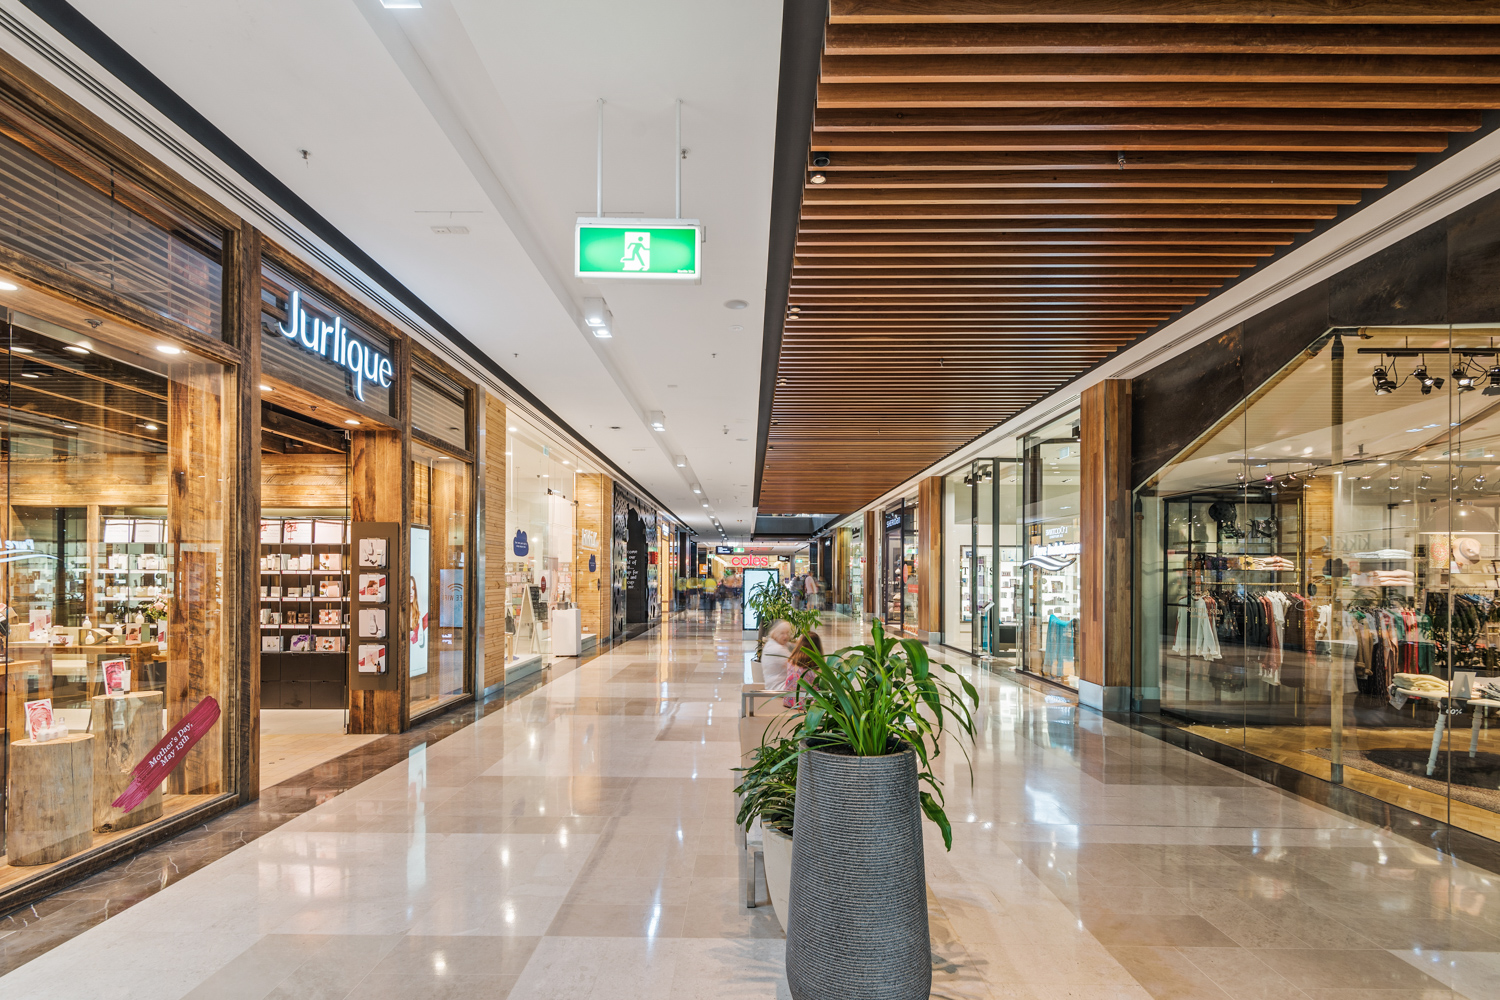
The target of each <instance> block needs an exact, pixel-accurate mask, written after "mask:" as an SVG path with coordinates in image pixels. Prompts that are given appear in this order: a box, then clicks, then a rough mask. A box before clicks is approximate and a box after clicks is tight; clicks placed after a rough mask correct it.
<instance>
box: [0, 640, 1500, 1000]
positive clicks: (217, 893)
mask: <svg viewBox="0 0 1500 1000" xmlns="http://www.w3.org/2000/svg"><path fill="white" fill-rule="evenodd" d="M825 631H826V632H827V634H828V636H829V638H830V640H831V641H833V642H835V643H837V644H843V643H846V642H852V641H854V640H855V639H856V638H857V637H858V631H859V627H858V623H857V622H855V621H853V620H850V619H847V618H844V617H842V616H840V617H838V618H837V619H835V620H834V621H833V622H832V627H831V628H829V629H826V630H825ZM742 636H743V633H742V632H741V630H740V627H739V623H738V621H736V620H735V619H734V618H733V616H731V615H725V616H722V617H716V620H715V621H713V622H704V621H702V620H701V616H699V615H696V614H690V615H688V616H687V617H686V618H679V619H676V620H674V621H672V622H671V623H670V624H668V625H665V626H663V627H662V628H661V630H660V631H659V633H655V634H652V635H650V636H647V637H644V638H640V639H635V640H631V641H629V642H626V643H624V644H623V645H621V646H620V647H618V648H616V649H613V650H611V651H609V652H607V653H605V654H603V655H601V656H599V657H598V658H596V659H593V660H590V661H589V662H587V663H584V664H583V665H581V666H579V667H577V668H576V669H574V670H571V671H568V672H565V673H561V675H560V676H557V677H555V678H553V679H549V680H547V681H546V682H545V683H543V684H541V685H539V686H537V687H536V688H534V689H533V690H531V691H530V692H529V693H527V694H525V695H523V696H521V697H519V698H516V699H515V700H513V701H511V702H510V703H509V704H507V705H506V706H505V707H504V708H503V709H501V710H499V711H496V712H493V713H491V714H488V715H486V716H485V717H484V718H483V719H481V720H480V721H479V722H477V723H475V724H473V725H471V726H468V727H466V728H463V729H460V730H458V731H456V732H454V733H453V734H452V735H449V736H447V737H445V738H443V739H441V740H439V741H437V742H433V743H429V744H426V745H422V746H418V747H414V748H412V750H411V751H410V752H409V755H408V757H407V759H406V760H404V761H401V762H400V763H397V764H396V765H394V766H393V767H391V768H389V769H388V770H386V771H384V772H382V773H379V774H377V775H375V776H373V777H371V778H370V779H369V780H367V781H365V782H363V783H362V784H360V785H358V786H357V787H355V788H352V789H351V790H349V791H347V792H345V793H344V794H342V795H339V796H337V797H334V798H331V799H329V800H328V801H326V802H324V803H323V804H322V805H319V806H317V807H316V808H315V809H313V810H311V811H310V812H308V813H306V814H304V815H301V816H298V817H296V818H295V819H292V820H290V821H289V822H287V823H286V824H285V825H283V826H281V827H280V828H278V829H275V830H272V831H269V832H267V833H266V834H265V835H264V836H262V837H260V838H259V839H258V840H255V841H254V842H252V843H250V844H247V845H244V846H241V847H239V848H238V849H236V850H232V851H230V852H229V853H227V854H226V855H225V856H224V857H222V858H221V859H219V860H217V861H215V862H213V863H212V864H210V865H208V866H207V867H205V868H203V869H202V870H200V871H197V872H195V873H194V874H192V875H190V876H189V877H187V878H184V879H182V880H181V881H173V883H172V884H171V885H168V886H167V887H166V888H164V889H162V890H161V891H159V892H156V893H154V894H151V895H149V896H147V897H146V898H144V899H141V900H140V901H139V902H137V903H136V904H135V905H133V906H130V908H128V909H126V910H124V912H122V913H119V914H118V915H115V916H111V917H110V918H109V919H108V920H105V921H104V922H103V923H101V924H99V925H98V926H97V927H95V928H93V929H92V930H89V931H88V932H86V933H83V934H80V935H78V936H77V937H74V938H73V939H72V940H69V941H66V942H64V943H61V944H59V945H58V946H57V947H56V948H54V949H52V950H51V951H48V952H46V953H45V954H43V955H41V956H39V957H37V958H35V959H34V960H32V961H31V962H29V963H27V964H25V965H23V966H21V967H20V968H19V969H14V970H12V971H11V972H10V973H9V974H8V975H7V976H5V977H3V978H0V995H3V996H6V997H18V998H19V997H26V998H28V1000H54V998H55V1000H66V998H71V997H76V996H79V995H84V996H98V997H174V998H175V997H191V998H194V1000H198V998H202V1000H260V998H267V997H275V998H293V997H320V998H335V997H337V998H345V997H347V998H349V1000H375V998H397V997H401V998H404V997H438V998H445V1000H446V998H468V997H474V998H503V997H512V998H517V1000H519V998H527V1000H540V998H557V1000H583V998H598V1000H645V998H663V1000H666V998H673V1000H688V998H699V997H725V998H736V1000H738V998H747V1000H748V998H756V1000H762V998H771V997H785V996H787V995H788V994H787V993H786V986H785V982H784V976H783V973H782V970H781V963H782V950H783V947H784V940H783V934H782V930H781V927H780V925H779V924H778V922H777V920H776V917H775V916H774V915H773V913H772V911H771V909H770V907H769V906H768V905H766V902H767V901H766V900H765V899H764V889H763V888H762V889H760V890H759V893H760V895H761V897H762V898H761V905H760V906H758V907H756V908H754V909H748V908H746V906H745V901H744V899H745V892H744V877H745V864H746V854H745V852H744V851H743V850H741V849H740V847H739V846H738V842H737V838H736V835H735V827H734V822H733V812H734V805H733V795H732V793H731V788H732V786H733V784H734V779H733V775H732V772H731V770H730V769H731V768H733V767H735V766H736V765H737V764H738V763H739V759H738V758H739V736H738V723H739V719H738V718H737V715H738V699H739V691H740V687H741V683H742V680H743V678H744V674H745V671H746V670H747V668H748V661H749V658H750V656H751V655H753V649H754V643H753V641H746V640H745V639H743V638H742ZM954 660H955V661H957V662H965V661H967V660H968V657H963V656H956V657H954ZM963 669H964V670H965V672H966V673H967V674H968V675H969V676H970V677H972V678H973V679H974V680H975V682H976V684H977V686H978V689H979V691H980V693H981V700H982V711H981V717H980V724H979V739H978V742H977V745H976V749H975V757H974V759H975V770H974V787H973V789H972V791H971V790H970V789H969V787H968V783H967V778H966V775H965V774H964V771H963V767H962V765H961V761H960V755H959V754H958V753H957V752H950V754H949V755H947V757H946V758H945V759H947V760H948V766H947V768H946V769H945V773H946V774H947V776H948V780H949V783H950V794H949V800H950V805H949V812H950V814H952V815H953V817H954V819H955V821H956V823H955V835H954V846H953V850H952V852H951V853H945V852H944V851H943V849H942V842H941V839H940V838H939V837H937V836H936V835H935V830H929V831H928V834H929V836H928V841H927V858H926V863H927V878H928V886H929V899H928V905H929V913H930V919H931V928H932V951H933V959H932V960H933V974H934V980H933V996H936V997H954V998H958V997H962V998H994V1000H1001V998H1005V1000H1020V998H1036V1000H1061V998H1080V997H1081V998H1100V1000H1103V998H1109V1000H1124V998H1142V1000H1144V998H1147V997H1155V998H1170V997H1194V998H1214V997H1229V998H1249V997H1256V998H1283V1000H1288V998H1298V1000H1300V998H1303V997H1306V998H1311V1000H1338V998H1351V1000H1352V998H1355V997H1361V998H1369V997H1375V998H1388V1000H1398V998H1399V1000H1407V998H1422V1000H1436V998H1439V997H1448V996H1454V997H1470V998H1475V1000H1478V998H1482V997H1489V996H1494V995H1495V993H1494V988H1495V987H1494V984H1495V983H1496V982H1497V977H1500V885H1497V884H1496V882H1497V880H1496V879H1495V878H1494V877H1493V876H1492V875H1491V874H1490V873H1488V872H1484V871H1481V870H1478V869H1475V868H1472V867H1470V866H1468V865H1465V864H1462V863H1459V862H1455V861H1453V860H1451V859H1447V858H1444V857H1443V856H1442V855H1441V854H1439V853H1436V852H1434V851H1432V850H1431V849H1428V848H1424V847H1423V846H1421V845H1420V844H1417V843H1414V842H1412V841H1410V840H1406V839H1403V838H1401V837H1400V836H1394V835H1392V833H1391V831H1389V830H1382V829H1380V828H1378V827H1376V826H1372V825H1370V824H1368V823H1363V822H1359V821H1356V820H1353V819H1351V818H1349V817H1346V816H1343V815H1340V814H1339V813H1336V812H1334V811H1331V810H1329V809H1326V808H1323V807H1320V806H1317V805H1313V804H1311V803H1309V802H1307V801H1304V800H1300V799H1298V798H1296V797H1294V796H1292V795H1289V794H1287V793H1285V792H1283V791H1280V790H1278V789H1276V788H1273V787H1270V786H1268V785H1266V784H1264V783H1262V782H1260V781H1257V780H1254V779H1251V778H1247V777H1245V776H1244V775H1242V774H1239V773H1237V772H1235V771H1232V770H1229V769H1228V768H1225V767H1222V766H1220V765H1218V764H1214V763H1211V762H1209V761H1206V760H1204V759H1203V758H1201V757H1198V756H1195V755H1192V754H1189V753H1187V752H1185V751H1182V750H1179V749H1177V748H1175V747H1172V746H1169V745H1167V744H1165V743H1162V742H1160V741H1158V740H1156V739H1154V738H1152V737H1150V736H1146V735H1143V734H1141V733H1139V732H1135V731H1133V730H1132V729H1130V728H1128V727H1127V726H1125V725H1121V724H1120V723H1117V722H1114V721H1111V720H1106V719H1104V718H1101V717H1100V716H1099V715H1097V714H1094V713H1090V712H1086V711H1084V712H1080V711H1079V710H1078V709H1077V708H1076V707H1074V706H1073V705H1072V704H1071V703H1070V702H1069V701H1068V700H1066V699H1064V698H1062V697H1059V696H1056V695H1049V694H1046V693H1042V692H1038V691H1036V690H1033V689H1031V688H1029V687H1025V686H1022V685H1020V684H1018V683H1016V682H1015V681H1014V680H1012V679H1010V678H1008V677H1006V676H1003V675H1000V674H994V673H990V672H989V671H988V670H978V669H976V668H974V667H971V666H967V665H965V666H964V667H963ZM950 751H952V748H950ZM67 897H68V894H67V893H66V892H64V893H62V894H60V898H59V899H58V900H57V901H56V902H62V901H65V900H66V899H67ZM56 902H54V903H52V904H51V905H56ZM45 909H46V907H38V911H39V912H44V911H45ZM18 923H24V915H16V916H15V917H12V918H11V919H10V920H9V921H7V923H6V925H5V927H4V928H0V952H3V949H4V948H5V947H6V944H7V942H6V938H5V937H4V936H3V935H6V934H8V933H12V932H11V928H13V927H15V926H16V925H17V924H18ZM24 934H25V931H21V932H20V935H17V936H21V935H24Z"/></svg>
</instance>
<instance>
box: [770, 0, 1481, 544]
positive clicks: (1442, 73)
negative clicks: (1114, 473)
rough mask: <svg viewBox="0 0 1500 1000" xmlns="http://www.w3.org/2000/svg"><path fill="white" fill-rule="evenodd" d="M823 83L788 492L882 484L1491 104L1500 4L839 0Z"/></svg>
mask: <svg viewBox="0 0 1500 1000" xmlns="http://www.w3.org/2000/svg"><path fill="white" fill-rule="evenodd" d="M817 93H818V96H817V109H816V113H815V120H814V127H813V133H812V143H811V148H812V157H811V160H812V162H811V163H810V164H809V166H808V171H807V177H808V183H807V184H806V185H805V188H804V193H803V201H802V212H801V221H800V224H799V227H798V231H797V244H796V255H795V262H794V265H793V268H792V278H791V292H790V299H789V307H788V313H787V319H786V323H785V327H784V333H783V339H782V345H781V355H780V364H779V369H778V372H777V380H776V390H775V395H774V403H773V405H772V407H771V413H770V427H769V433H768V437H767V451H766V453H765V455H764V463H765V464H764V469H763V472H762V478H761V490H760V495H759V498H758V502H759V509H760V511H761V512H762V513H768V514H772V513H798V512H811V513H843V512H847V511H851V510H856V509H858V508H859V507H861V506H863V505H864V504H867V503H869V502H870V501H871V500H872V499H874V498H875V497H877V496H878V495H880V494H881V493H883V492H885V491H886V490H888V489H890V488H891V487H893V486H895V485H897V484H898V483H900V482H901V481H903V480H905V479H907V478H909V477H910V476H912V475H915V474H916V473H918V472H920V471H921V470H922V469H923V468H924V467H926V466H927V465H929V464H931V463H932V462H934V461H936V460H937V459H939V458H941V457H942V456H943V455H945V454H947V453H949V452H951V451H952V450H953V449H955V448H957V447H959V446H961V445H962V444H964V443H965V442H967V441H969V440H971V439H972V438H974V437H975V436H977V435H979V434H982V433H983V432H984V431H986V430H988V429H990V428H991V427H993V426H995V425H996V424H997V423H999V422H1000V421H1002V420H1004V419H1005V418H1007V417H1009V416H1011V415H1013V414H1014V413H1016V412H1017V411H1019V410H1021V409H1022V408H1024V407H1025V406H1027V405H1028V404H1030V403H1033V402H1035V401H1036V400H1038V399H1039V398H1041V397H1042V396H1044V395H1046V394H1047V393H1048V392H1051V391H1052V390H1054V389H1056V388H1058V387H1059V386H1061V385H1063V384H1064V383H1065V382H1067V381H1068V380H1069V379H1071V378H1073V377H1074V376H1076V375H1078V374H1079V373H1081V372H1083V371H1084V370H1086V369H1088V368H1090V367H1091V366H1093V365H1095V364H1096V363H1098V362H1099V361H1101V360H1103V359H1104V358H1106V357H1108V356H1109V355H1110V354H1111V353H1113V352H1115V351H1117V350H1119V349H1120V348H1122V347H1124V346H1125V345H1127V344H1129V343H1130V342H1131V341H1133V340H1135V339H1136V338H1139V337H1140V336H1142V335H1143V334H1145V333H1147V332H1149V331H1150V330H1152V329H1153V328H1154V327H1157V326H1159V325H1161V324H1163V323H1164V322H1166V321H1168V320H1170V319H1172V318H1173V317H1174V316H1176V315H1178V314H1179V313H1181V312H1182V311H1183V310H1184V309H1187V308H1190V307H1191V306H1193V305H1194V304H1195V303H1196V302H1199V301H1200V300H1201V299H1202V298H1203V297H1204V296H1205V295H1208V294H1209V293H1210V292H1212V291H1213V290H1214V289H1216V288H1219V287H1220V286H1222V285H1223V284H1225V283H1226V282H1228V281H1230V280H1231V279H1234V278H1236V277H1238V276H1240V275H1242V274H1244V273H1245V272H1247V271H1248V270H1250V269H1251V268H1254V267H1255V266H1256V265H1257V264H1259V263H1261V262H1262V261H1264V260H1265V259H1266V258H1268V257H1269V256H1270V255H1272V254H1274V253H1276V252H1277V251H1278V250H1279V249H1281V248H1283V247H1285V246H1287V245H1288V244H1291V243H1293V242H1294V241H1296V240H1297V239H1298V238H1299V237H1302V236H1303V235H1304V234H1307V233H1309V232H1311V231H1312V230H1313V228H1314V227H1315V226H1317V225H1318V224H1319V223H1321V222H1323V221H1324V220H1328V219H1331V218H1333V217H1334V215H1335V214H1336V213H1337V212H1339V210H1340V209H1341V208H1343V207H1345V206H1349V205H1354V204H1356V203H1358V202H1359V201H1360V200H1361V199H1362V198H1364V197H1366V196H1367V195H1370V194H1371V193H1372V192H1378V191H1379V190H1380V189H1382V188H1384V187H1386V185H1387V184H1388V183H1389V181H1390V178H1391V175H1392V174H1397V173H1400V172H1402V171H1408V170H1411V169H1412V168H1413V167H1415V166H1416V164H1417V160H1418V157H1419V156H1422V155H1423V154H1429V153H1441V152H1443V151H1444V150H1445V149H1446V148H1447V146H1448V142H1449V137H1450V135H1451V134H1452V133H1462V132H1472V131H1474V130H1476V129H1478V128H1479V127H1480V124H1481V122H1480V113H1481V111H1482V110H1484V109H1488V108H1495V107H1500V3H1482V2H1463V0H1388V2H1381V0H1359V2H1356V0H1255V2H1251V0H1244V2H1240V0H832V2H831V8H830V19H829V24H828V29H827V35H826V38H825V40H824V47H823V55H822V64H821V74H820V79H819V84H818V92H817ZM825 157H826V159H827V164H826V166H815V165H813V164H816V163H820V162H821V161H822V158H825ZM814 181H820V182H819V183H814Z"/></svg>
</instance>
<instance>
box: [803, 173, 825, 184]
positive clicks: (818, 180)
mask: <svg viewBox="0 0 1500 1000" xmlns="http://www.w3.org/2000/svg"><path fill="white" fill-rule="evenodd" d="M807 180H808V182H809V183H812V184H826V183H827V182H828V175H827V174H813V175H812V176H811V177H809V178H808V179H807Z"/></svg>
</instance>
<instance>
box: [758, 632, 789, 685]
mask: <svg viewBox="0 0 1500 1000" xmlns="http://www.w3.org/2000/svg"><path fill="white" fill-rule="evenodd" d="M791 655H792V624H791V622H783V621H778V622H777V623H776V624H774V625H772V626H771V630H770V631H769V632H768V633H766V644H765V646H764V647H763V648H762V649H761V651H760V672H761V676H762V677H764V678H765V681H766V690H767V691H785V690H786V669H787V660H788V658H789V657H790V656H791Z"/></svg>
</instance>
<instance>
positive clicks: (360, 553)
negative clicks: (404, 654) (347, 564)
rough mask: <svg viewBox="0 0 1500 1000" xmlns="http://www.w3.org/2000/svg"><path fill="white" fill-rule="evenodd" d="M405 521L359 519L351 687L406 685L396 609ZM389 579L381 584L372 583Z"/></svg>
mask: <svg viewBox="0 0 1500 1000" xmlns="http://www.w3.org/2000/svg"><path fill="white" fill-rule="evenodd" d="M400 537H401V525H400V524H399V523H397V522H395V521H356V522H354V525H353V531H352V533H351V541H350V546H349V553H350V558H351V561H352V563H353V566H352V581H353V586H352V589H351V590H350V597H349V601H350V604H349V609H350V620H351V622H352V623H353V632H354V635H353V637H352V638H351V639H350V641H349V661H348V662H349V689H350V690H351V691H396V690H399V689H400V687H401V677H400V671H399V670H398V669H397V660H396V655H395V650H396V648H397V647H396V644H395V643H393V642H392V639H397V638H402V636H401V624H400V622H401V616H400V615H398V614H397V613H396V607H397V604H396V601H397V599H398V590H399V592H400V594H401V595H404V594H405V593H406V592H405V590H404V589H400V588H398V587H397V586H396V583H395V581H397V580H400V579H404V578H403V577H400V576H398V575H397V573H396V562H397V559H396V556H397V554H398V552H399V549H398V540H399V539H400ZM382 579H383V580H384V586H382V587H379V588H378V590H376V589H375V588H373V587H371V586H369V584H371V583H378V582H379V581H380V580H382Z"/></svg>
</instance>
